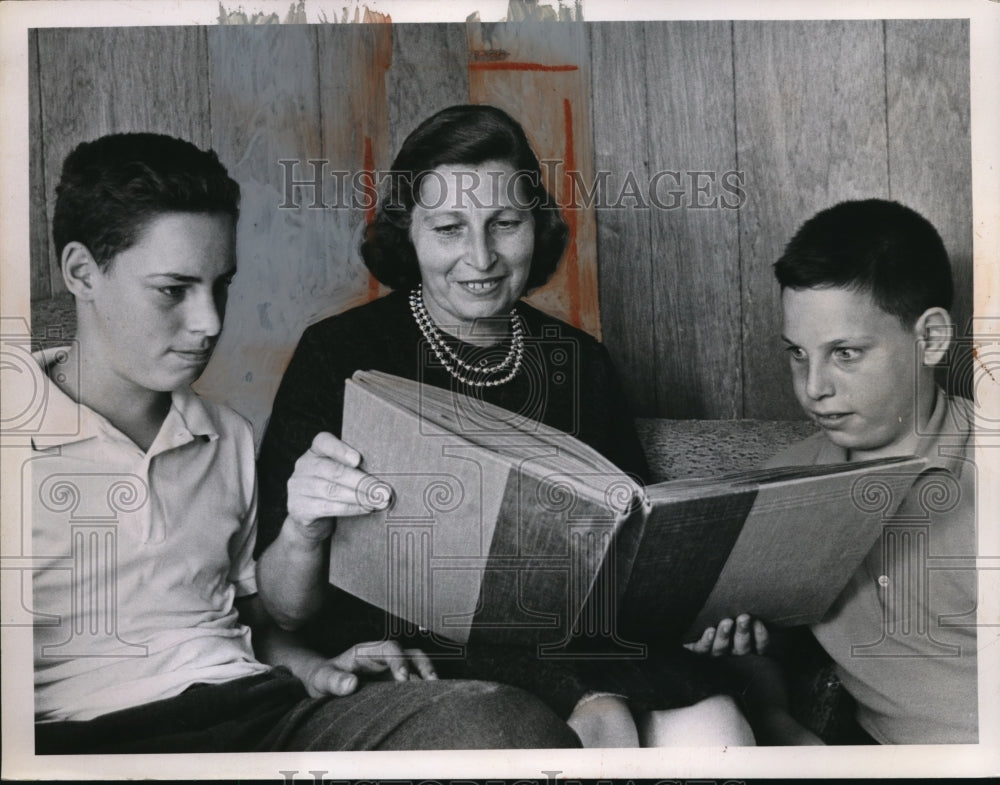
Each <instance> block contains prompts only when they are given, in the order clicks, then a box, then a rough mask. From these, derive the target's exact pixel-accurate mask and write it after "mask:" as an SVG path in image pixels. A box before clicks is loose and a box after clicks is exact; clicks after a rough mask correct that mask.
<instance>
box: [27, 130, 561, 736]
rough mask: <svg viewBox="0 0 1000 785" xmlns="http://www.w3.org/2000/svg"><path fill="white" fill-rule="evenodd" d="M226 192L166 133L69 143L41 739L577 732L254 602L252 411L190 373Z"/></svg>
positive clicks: (202, 156) (57, 222) (218, 323)
mask: <svg viewBox="0 0 1000 785" xmlns="http://www.w3.org/2000/svg"><path fill="white" fill-rule="evenodd" d="M238 203H239V187H238V186H237V184H236V183H235V182H234V181H233V180H232V179H230V178H229V176H228V175H227V173H226V170H225V168H224V167H223V166H222V165H221V164H220V163H219V161H218V159H217V157H216V156H215V154H214V153H212V152H204V151H201V150H199V149H198V148H196V147H194V146H193V145H191V144H189V143H187V142H183V141H181V140H178V139H173V138H170V137H166V136H160V135H154V134H117V135H111V136H106V137H102V138H101V139H98V140H96V141H93V142H89V143H84V144H81V145H80V146H79V147H77V148H76V149H75V150H74V151H73V152H72V153H71V154H70V156H69V157H68V158H67V160H66V162H65V165H64V168H63V173H62V178H61V181H60V185H59V188H58V189H57V201H56V208H55V215H54V221H53V233H54V237H55V243H56V250H57V252H58V254H59V257H60V263H61V268H62V273H63V278H64V280H65V282H66V286H67V288H68V289H69V291H70V292H71V293H72V295H73V296H74V298H75V300H76V311H77V335H76V340H75V341H74V342H73V344H72V345H70V346H68V347H65V348H64V349H60V350H55V351H49V352H47V353H43V354H40V355H38V356H37V360H38V362H39V364H40V365H41V367H42V369H43V370H44V372H45V379H44V385H45V395H46V396H47V404H46V408H45V418H46V419H45V421H44V424H43V426H42V427H41V428H40V429H39V434H41V435H39V436H38V437H36V438H35V439H34V449H35V453H36V454H35V460H33V461H32V464H31V468H32V483H33V492H34V504H33V519H32V525H33V531H32V537H33V552H34V554H35V555H36V558H37V559H38V560H40V561H42V562H43V563H42V564H41V566H40V567H39V568H38V569H37V571H36V572H35V575H34V611H35V613H36V614H37V618H38V619H39V620H40V622H39V623H38V624H36V628H35V635H34V637H35V644H34V646H35V656H34V670H35V716H36V726H35V727H36V752H37V753H39V754H44V753H81V752H174V751H176V752H221V751H239V750H277V749H320V750H329V749H450V748H471V747H549V746H567V747H568V746H576V745H577V743H578V742H577V741H576V738H575V736H574V735H573V734H572V733H571V732H570V731H569V730H568V728H566V726H565V725H564V724H562V723H561V722H559V721H558V719H557V718H556V717H555V716H554V715H552V714H551V713H549V712H548V710H547V709H545V707H543V706H542V705H541V704H539V703H538V702H537V701H536V700H535V699H533V698H531V697H530V696H528V695H527V694H526V693H522V692H520V691H517V690H513V689H510V688H506V687H500V686H497V685H492V684H487V683H481V682H457V681H456V682H447V681H437V680H436V677H435V675H434V672H433V669H432V667H431V665H430V661H429V660H428V659H427V657H426V656H424V655H423V654H422V653H421V652H419V651H416V650H408V651H406V652H404V651H402V650H401V649H400V648H399V646H398V645H397V644H395V643H394V642H392V641H382V642H376V643H372V644H366V645H362V646H359V647H355V648H354V649H352V650H350V651H348V652H344V653H343V654H342V655H340V656H339V657H336V658H333V659H331V660H327V659H324V658H321V657H320V656H318V655H316V654H314V653H312V652H310V651H309V650H307V649H305V648H303V647H302V646H300V645H299V644H298V643H297V641H296V640H295V639H294V638H293V637H292V636H291V635H290V634H288V633H285V632H283V631H281V630H279V629H278V628H277V627H276V626H275V625H273V624H272V623H271V622H270V620H269V619H268V617H267V615H266V613H265V612H264V611H263V608H262V606H261V605H260V604H259V602H258V600H257V598H256V596H255V593H256V581H255V577H254V566H255V565H254V561H253V558H252V552H253V545H254V538H255V531H256V528H255V527H256V520H255V518H256V482H255V472H254V452H253V439H252V433H251V430H250V427H249V425H248V424H247V423H246V422H245V421H244V420H243V419H242V418H241V417H239V416H238V415H237V414H235V413H234V412H232V411H231V410H229V409H227V408H225V407H222V406H218V405H215V404H212V403H210V402H208V401H203V400H201V399H200V398H199V397H198V396H196V395H195V394H194V393H192V392H191V391H190V389H189V388H188V385H189V384H190V383H191V382H193V381H194V380H195V379H197V378H198V376H199V375H200V374H201V372H202V370H203V369H204V367H205V365H206V364H207V363H208V361H209V359H210V357H211V355H212V351H213V349H214V347H215V344H216V341H217V339H218V337H219V332H220V330H221V328H222V319H223V315H224V312H225V304H226V291H227V287H228V286H229V284H230V282H231V280H232V278H233V276H234V275H235V273H236V254H235V247H236V241H235V231H236V221H237V218H238V213H239V208H238ZM75 422H78V423H79V427H78V428H67V427H64V426H65V425H66V424H67V423H75ZM46 433H48V434H65V433H72V435H69V436H51V435H50V436H45V435H44V434H46ZM45 560H48V561H47V563H46V562H45ZM250 628H252V629H253V638H252V640H251V633H250ZM275 666H278V667H275ZM369 674H370V675H373V676H388V675H390V674H391V678H390V679H389V680H383V681H370V680H369V681H364V678H363V677H365V676H366V675H369ZM331 696H337V697H331Z"/></svg>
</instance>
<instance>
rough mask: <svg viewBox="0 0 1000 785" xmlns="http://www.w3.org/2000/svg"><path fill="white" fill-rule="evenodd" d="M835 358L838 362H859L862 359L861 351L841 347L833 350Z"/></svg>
mask: <svg viewBox="0 0 1000 785" xmlns="http://www.w3.org/2000/svg"><path fill="white" fill-rule="evenodd" d="M833 356H834V357H836V358H837V359H838V360H847V361H851V360H857V359H858V358H860V357H861V350H860V349H852V348H848V347H846V346H841V347H840V348H838V349H834V350H833Z"/></svg>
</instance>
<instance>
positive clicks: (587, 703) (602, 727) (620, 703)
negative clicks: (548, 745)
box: [566, 695, 639, 749]
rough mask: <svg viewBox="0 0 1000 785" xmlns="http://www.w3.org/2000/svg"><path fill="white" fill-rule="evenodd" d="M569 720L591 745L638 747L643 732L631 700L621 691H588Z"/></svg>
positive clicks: (568, 722) (600, 746) (589, 745)
mask: <svg viewBox="0 0 1000 785" xmlns="http://www.w3.org/2000/svg"><path fill="white" fill-rule="evenodd" d="M566 724H567V725H569V727H570V728H572V729H573V732H574V733H576V735H577V736H579V737H580V743H581V744H583V746H584V747H589V748H595V749H596V748H602V747H604V748H611V747H616V748H621V747H638V746H639V732H638V731H637V730H636V727H635V720H634V719H632V712H631V711H630V710H629V707H628V703H626V702H625V699H624V698H622V697H619V696H618V695H585V696H584V697H583V698H582V699H581V700H580V702H579V703H577V704H576V708H575V709H573V713H572V714H570V715H569V719H568V720H566Z"/></svg>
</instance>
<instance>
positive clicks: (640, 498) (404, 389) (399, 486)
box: [330, 371, 924, 650]
mask: <svg viewBox="0 0 1000 785" xmlns="http://www.w3.org/2000/svg"><path fill="white" fill-rule="evenodd" d="M342 435H343V438H344V440H345V441H346V442H347V443H348V444H351V445H352V446H354V447H355V448H357V449H358V450H359V451H360V452H361V454H362V455H363V456H364V463H363V464H362V468H364V469H365V470H366V471H368V472H370V473H371V474H372V475H374V477H375V478H377V479H373V480H372V482H371V483H370V484H369V485H367V486H366V487H365V488H363V489H362V490H363V495H364V496H365V497H366V498H365V499H362V502H365V501H366V500H367V501H373V500H375V499H380V498H381V499H385V498H389V499H391V504H390V505H389V507H388V509H387V510H381V511H378V512H373V513H371V514H369V515H366V516H363V517H360V518H350V519H344V520H342V521H340V522H339V524H338V526H337V529H336V532H335V534H334V536H333V540H332V544H331V557H330V581H331V583H333V584H335V585H336V586H339V587H340V588H342V589H344V590H346V591H348V592H350V593H352V594H355V595H357V596H358V597H360V598H362V599H364V600H366V601H368V602H370V603H372V604H374V605H377V606H379V607H381V608H383V609H385V610H387V611H389V612H390V613H392V614H393V615H395V616H397V617H400V618H402V619H405V620H407V621H409V622H412V623H414V624H417V625H420V626H421V627H424V628H426V629H429V630H432V631H433V632H435V633H436V634H438V635H439V636H442V637H445V638H448V639H451V640H453V641H457V642H465V641H468V640H470V638H473V639H476V640H488V641H495V642H500V643H529V644H542V645H544V646H548V647H550V649H551V650H557V649H559V648H560V647H561V646H562V645H564V644H565V643H566V642H567V641H568V639H569V637H570V636H571V635H576V636H577V638H578V639H579V638H580V637H581V636H582V637H584V638H595V637H596V638H600V639H603V640H605V641H607V640H615V641H618V643H620V647H621V648H623V649H629V648H630V646H631V644H632V643H633V642H634V638H635V637H636V635H635V629H636V627H637V625H636V623H635V622H636V621H638V622H639V626H641V627H644V628H647V629H649V630H650V631H655V632H656V634H657V635H659V634H661V633H662V632H663V631H664V630H672V631H674V632H675V633H676V634H686V635H687V636H688V637H692V636H694V635H696V633H697V632H700V630H701V629H703V628H704V627H705V626H707V625H709V624H715V623H717V622H718V621H719V619H721V618H725V617H731V616H733V615H734V614H736V613H738V612H748V613H752V614H754V615H756V616H758V617H760V618H762V619H764V620H765V621H767V622H769V623H771V624H774V625H779V626H780V625H795V624H808V623H812V622H815V621H818V620H819V619H820V618H822V616H823V615H824V614H825V612H826V611H827V610H828V608H829V607H830V605H831V604H832V603H833V601H834V599H835V598H836V597H837V595H838V594H839V593H840V591H841V590H842V589H843V588H844V586H845V585H846V584H847V581H848V579H849V578H850V576H851V574H852V573H853V571H854V570H855V569H856V568H857V567H858V565H859V564H860V563H861V561H862V560H863V558H864V557H865V555H866V554H867V553H868V552H869V551H870V550H871V548H872V546H873V545H874V543H875V541H876V539H877V538H878V536H879V533H880V531H881V527H882V523H883V521H884V520H885V519H886V518H888V517H889V516H891V514H892V513H893V512H894V511H895V509H896V507H897V506H898V505H899V504H900V502H901V501H902V500H903V497H904V496H905V494H906V492H907V491H908V489H909V487H910V485H911V484H912V483H913V481H914V479H915V478H916V476H917V474H918V473H919V472H920V470H921V469H922V467H923V466H924V461H923V460H922V459H918V458H891V459H885V460H880V461H868V462H863V463H850V464H837V465H828V466H810V467H796V468H785V469H776V470H754V471H748V472H744V473H740V474H734V475H727V476H723V477H713V478H706V479H685V480H678V481H673V482H663V483H659V484H656V485H651V486H648V487H646V488H643V487H642V486H640V485H639V484H638V483H637V482H635V480H634V479H633V478H631V477H629V476H627V475H626V474H624V473H623V472H621V471H620V470H619V469H618V468H617V467H616V466H614V465H613V464H612V463H610V462H609V461H608V460H607V459H605V458H604V457H603V456H602V455H600V454H599V453H598V452H596V451H595V450H593V449H591V448H590V447H588V446H587V445H585V444H583V443H582V442H580V441H579V440H577V439H575V438H573V437H572V436H569V435H567V434H565V433H562V432H560V431H557V430H555V429H552V428H549V427H546V426H544V425H541V424H539V423H537V422H535V421H533V420H529V419H526V418H524V417H522V416H519V415H517V414H516V413H513V412H508V411H506V410H504V409H500V408H498V407H495V406H492V405H490V404H487V403H485V402H483V401H481V400H477V399H474V398H471V397H467V396H463V395H459V394H456V393H452V392H449V391H447V390H441V389H439V388H436V387H431V386H428V385H422V384H420V383H418V382H413V381H409V380H405V379H400V378H398V377H395V376H390V375H388V374H383V373H378V372H365V371H359V372H358V373H356V374H355V375H354V378H353V379H351V380H348V382H347V388H346V395H345V401H344V418H343V434H342ZM626 617H627V618H629V619H631V620H632V623H631V624H630V625H628V626H629V627H630V629H631V630H632V632H631V633H630V635H631V638H630V639H626V638H625V637H623V633H622V629H621V624H620V622H621V620H622V619H625V618H626Z"/></svg>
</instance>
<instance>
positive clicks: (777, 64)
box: [734, 21, 889, 419]
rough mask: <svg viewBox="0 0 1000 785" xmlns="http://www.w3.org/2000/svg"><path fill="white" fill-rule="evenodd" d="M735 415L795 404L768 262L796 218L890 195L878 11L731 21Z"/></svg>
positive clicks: (791, 409)
mask: <svg viewBox="0 0 1000 785" xmlns="http://www.w3.org/2000/svg"><path fill="white" fill-rule="evenodd" d="M734 42H735V47H734V57H735V63H734V66H735V67H734V71H735V74H736V127H737V165H738V168H739V169H741V170H742V171H744V172H746V180H747V185H746V190H747V197H748V198H747V201H746V204H745V206H744V207H743V209H741V210H740V214H739V219H740V257H741V279H742V295H743V358H744V360H743V378H744V392H743V401H744V404H743V407H744V408H743V415H744V416H745V417H761V418H775V419H785V418H794V417H797V416H801V413H800V411H799V407H798V404H797V403H796V402H795V399H794V396H793V395H792V392H791V382H790V376H789V373H788V368H787V363H786V362H785V360H784V357H783V354H782V352H781V349H780V347H781V342H780V340H779V334H780V329H781V313H780V301H779V295H778V287H777V284H776V283H775V282H774V278H773V274H772V270H771V265H772V264H773V262H774V261H775V260H776V259H777V258H778V256H779V255H780V254H781V251H782V250H783V248H784V246H785V244H786V243H787V242H788V240H789V239H790V237H791V235H792V234H793V233H794V231H795V229H797V228H798V227H799V226H800V225H801V223H802V222H803V221H805V220H806V219H807V218H809V217H810V216H812V215H813V214H814V213H816V212H817V211H819V210H821V209H823V208H825V207H829V206H830V205H832V204H834V203H836V202H839V201H842V200H844V199H857V198H866V197H882V198H884V197H886V196H887V195H888V190H889V189H888V177H887V153H886V123H885V71H884V65H883V63H884V58H883V38H882V23H881V22H877V21H815V22H814V21H809V22H783V23H772V22H736V23H734Z"/></svg>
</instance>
